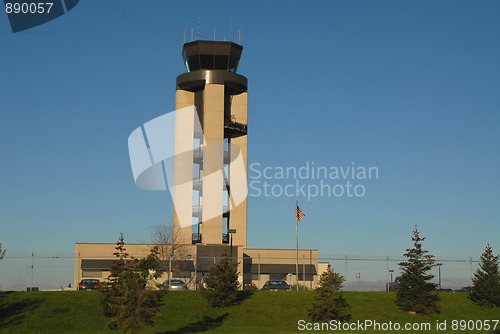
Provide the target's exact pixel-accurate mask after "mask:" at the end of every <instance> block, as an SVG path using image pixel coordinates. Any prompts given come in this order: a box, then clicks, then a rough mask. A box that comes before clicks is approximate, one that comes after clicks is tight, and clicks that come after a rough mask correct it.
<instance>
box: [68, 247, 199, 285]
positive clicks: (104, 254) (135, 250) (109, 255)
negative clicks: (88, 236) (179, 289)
mask: <svg viewBox="0 0 500 334" xmlns="http://www.w3.org/2000/svg"><path fill="white" fill-rule="evenodd" d="M154 246H156V245H154V244H125V249H126V252H127V253H128V254H129V257H128V258H130V259H132V258H144V257H146V256H148V255H149V253H150V251H151V249H152V248H153V247H154ZM115 247H116V244H114V243H77V244H76V245H75V268H74V282H73V283H74V287H75V288H76V287H78V283H79V282H80V281H81V280H82V278H98V279H100V280H101V281H105V280H106V279H107V278H108V276H109V274H110V272H109V271H101V272H96V274H95V275H93V276H87V277H83V275H82V274H83V273H82V270H81V260H115V259H116V256H115V255H113V253H115V252H116V249H115ZM180 247H182V251H181V252H180V255H179V256H178V257H179V258H180V259H188V258H196V246H195V245H191V244H186V245H181V246H180ZM167 253H168V252H167ZM165 260H166V259H165ZM193 276H194V273H193V275H191V276H189V275H188V276H187V277H186V278H187V279H186V283H189V281H190V280H191V281H192V282H191V283H190V285H189V287H190V288H191V287H192V288H194V277H193ZM167 278H168V273H166V272H165V273H162V275H161V277H160V278H158V282H160V283H163V282H164V281H165V280H166V279H167ZM182 278H185V277H184V276H182Z"/></svg>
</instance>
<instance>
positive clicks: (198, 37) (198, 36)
mask: <svg viewBox="0 0 500 334" xmlns="http://www.w3.org/2000/svg"><path fill="white" fill-rule="evenodd" d="M196 39H200V17H199V16H198V35H197V36H196Z"/></svg>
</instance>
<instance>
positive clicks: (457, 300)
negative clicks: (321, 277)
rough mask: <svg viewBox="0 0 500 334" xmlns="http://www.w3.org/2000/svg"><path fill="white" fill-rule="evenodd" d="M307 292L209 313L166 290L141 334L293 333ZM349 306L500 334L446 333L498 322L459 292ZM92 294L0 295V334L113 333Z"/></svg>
mask: <svg viewBox="0 0 500 334" xmlns="http://www.w3.org/2000/svg"><path fill="white" fill-rule="evenodd" d="M313 296H314V292H311V291H258V292H257V293H255V294H253V295H251V296H250V297H248V298H246V299H244V300H242V301H241V302H240V304H238V305H235V306H231V307H227V308H223V309H213V308H211V307H210V306H209V305H208V303H207V302H206V301H205V299H203V297H201V295H200V294H199V293H197V292H193V291H189V292H170V293H168V294H166V296H165V298H164V303H163V305H162V306H161V314H160V317H159V318H158V320H157V323H156V325H155V326H154V327H147V328H145V329H144V330H143V331H142V332H141V333H154V334H168V333H201V332H212V333H290V332H299V330H298V321H299V320H300V319H303V320H305V321H306V322H309V321H310V320H309V319H308V317H307V308H308V307H309V305H310V304H311V302H312V300H313ZM344 296H345V298H346V300H347V301H348V302H349V304H350V305H351V313H352V315H353V318H352V320H351V322H350V323H357V322H358V321H360V322H364V321H366V320H373V321H377V322H378V323H380V324H382V323H389V322H392V323H393V324H394V323H399V324H402V325H403V324H405V323H429V324H430V325H431V328H432V330H430V331H424V330H421V331H407V332H409V333H412V332H413V333H500V324H499V325H498V326H497V329H496V331H495V332H494V331H492V330H489V331H485V330H482V331H477V330H476V331H474V330H464V331H452V328H451V326H452V321H453V320H499V319H500V308H497V309H489V308H482V307H479V306H476V305H474V304H473V303H471V302H470V301H469V300H468V299H467V294H465V293H443V294H441V302H440V305H441V313H440V314H434V315H431V316H422V315H417V316H412V315H409V314H407V313H406V312H403V311H401V310H399V309H398V308H397V307H396V306H395V304H394V298H395V295H394V294H393V293H387V292H345V293H344ZM99 298H100V294H99V292H96V291H62V292H2V293H0V333H16V334H17V333H30V334H31V333H41V334H43V333H47V334H57V333H64V334H66V333H116V332H114V331H110V330H108V329H107V328H106V318H105V317H104V316H103V315H102V314H101V308H100V304H99ZM436 321H439V322H440V323H443V322H444V321H446V325H447V330H446V331H444V330H443V331H437V330H436ZM332 332H334V333H395V332H394V331H389V330H373V329H371V328H367V330H359V331H358V330H347V331H343V330H334V331H332Z"/></svg>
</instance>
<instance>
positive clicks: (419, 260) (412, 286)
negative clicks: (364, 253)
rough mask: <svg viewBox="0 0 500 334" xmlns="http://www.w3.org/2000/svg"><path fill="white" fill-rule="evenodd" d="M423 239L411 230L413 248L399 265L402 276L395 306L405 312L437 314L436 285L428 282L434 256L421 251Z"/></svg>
mask: <svg viewBox="0 0 500 334" xmlns="http://www.w3.org/2000/svg"><path fill="white" fill-rule="evenodd" d="M424 240H425V238H421V237H420V232H419V231H418V229H417V227H416V226H415V229H414V230H413V237H412V241H413V248H408V249H407V250H406V253H405V254H404V256H405V257H406V258H407V261H404V262H401V263H399V266H400V269H401V271H402V274H401V276H400V278H399V287H398V290H397V294H396V304H397V305H398V306H399V308H401V309H403V310H405V311H412V312H416V313H423V314H429V313H432V312H439V308H438V306H437V305H436V302H437V301H438V300H439V295H438V294H437V293H435V292H434V291H435V290H436V287H437V284H435V283H432V282H430V281H431V280H432V279H433V278H434V275H431V274H429V271H431V270H432V268H433V267H434V266H435V261H434V256H433V255H430V254H428V253H429V251H427V250H424V249H422V242H423V241H424Z"/></svg>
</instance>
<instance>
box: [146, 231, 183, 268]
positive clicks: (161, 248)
mask: <svg viewBox="0 0 500 334" xmlns="http://www.w3.org/2000/svg"><path fill="white" fill-rule="evenodd" d="M151 241H152V243H153V244H154V245H155V247H157V248H158V253H159V254H158V257H159V258H160V260H161V261H162V262H163V263H165V261H169V260H184V259H185V258H186V257H187V252H188V245H186V244H185V243H183V240H182V238H181V231H180V230H179V229H175V228H173V227H172V226H167V225H157V226H153V227H152V228H151ZM179 270H180V268H179V267H178V266H176V265H172V266H171V267H170V271H171V272H178V271H179Z"/></svg>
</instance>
